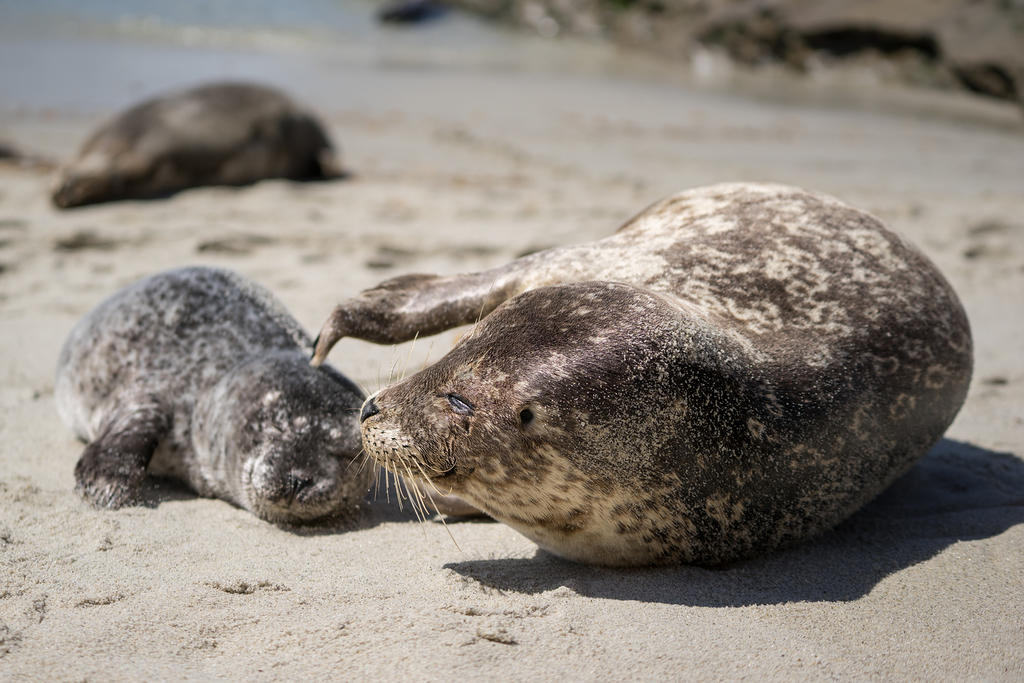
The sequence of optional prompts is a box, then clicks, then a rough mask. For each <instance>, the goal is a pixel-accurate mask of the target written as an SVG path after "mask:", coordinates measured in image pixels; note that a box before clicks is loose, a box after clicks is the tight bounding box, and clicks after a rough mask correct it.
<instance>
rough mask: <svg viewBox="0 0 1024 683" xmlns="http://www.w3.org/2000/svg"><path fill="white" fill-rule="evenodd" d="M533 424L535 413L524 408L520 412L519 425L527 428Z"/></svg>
mask: <svg viewBox="0 0 1024 683" xmlns="http://www.w3.org/2000/svg"><path fill="white" fill-rule="evenodd" d="M531 422H533V411H532V410H530V409H529V408H523V409H522V410H520V411H519V424H520V425H522V426H523V427H525V426H526V425H528V424H530V423H531Z"/></svg>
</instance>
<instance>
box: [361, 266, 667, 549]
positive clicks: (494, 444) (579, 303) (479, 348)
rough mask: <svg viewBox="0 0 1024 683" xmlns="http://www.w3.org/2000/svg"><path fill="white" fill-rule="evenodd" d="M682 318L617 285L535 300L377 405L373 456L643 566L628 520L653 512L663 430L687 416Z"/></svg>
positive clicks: (481, 328)
mask: <svg viewBox="0 0 1024 683" xmlns="http://www.w3.org/2000/svg"><path fill="white" fill-rule="evenodd" d="M669 308H671V304H670V303H669V302H668V301H666V300H665V299H663V298H661V297H660V296H658V295H656V294H652V293H650V292H645V291H643V290H640V289H637V288H635V287H632V286H629V285H623V284H617V283H608V282H585V283H574V284H567V285H558V286H553V287H543V288H539V289H535V290H531V291H529V292H526V293H524V294H521V295H519V296H517V297H515V298H513V299H511V300H509V301H507V302H505V303H504V304H503V305H502V306H500V307H499V308H498V309H496V310H495V311H494V312H493V313H491V314H490V315H489V316H487V317H486V318H485V319H484V320H483V321H481V322H480V323H479V324H478V325H477V327H476V328H475V329H474V330H473V331H472V332H471V333H470V334H469V335H467V336H466V337H465V338H463V339H462V340H461V341H460V342H459V344H458V345H456V347H455V348H454V349H452V351H451V352H449V353H448V355H446V356H445V357H444V358H442V359H441V360H439V361H438V362H437V363H435V364H434V365H432V366H430V367H428V368H426V369H424V370H422V371H421V372H419V373H417V374H415V375H413V376H411V377H409V378H407V379H405V380H404V381H402V382H399V383H397V384H395V385H392V386H390V387H387V388H385V389H383V390H381V391H380V392H379V393H377V394H376V395H375V396H373V397H372V398H370V399H369V400H368V401H367V402H366V403H365V404H364V405H363V408H362V412H361V416H360V417H361V420H362V434H363V445H364V448H365V450H366V452H367V453H368V454H369V455H371V456H372V457H373V458H375V459H376V460H377V461H378V462H379V463H380V464H381V465H383V466H384V467H386V468H388V469H389V470H391V471H392V472H395V473H396V474H399V475H400V476H403V477H406V478H414V479H419V480H420V481H423V480H426V481H427V482H428V485H430V486H432V487H434V488H436V489H437V490H438V491H440V492H441V493H443V494H448V493H452V494H454V495H456V496H459V497H461V498H463V499H465V500H466V501H468V502H469V503H471V504H472V505H474V506H476V507H478V508H479V509H481V510H483V511H484V512H486V513H488V514H489V515H491V516H492V517H494V518H496V519H498V520H500V521H503V522H505V523H507V524H509V525H510V526H512V527H514V528H516V529H518V530H519V531H520V532H522V533H524V534H525V535H526V536H528V537H529V538H531V539H533V540H534V541H536V542H538V543H539V544H540V545H542V546H544V547H547V548H548V549H551V550H553V551H554V552H556V553H558V554H561V555H563V556H566V557H570V558H578V559H586V560H587V561H596V562H601V563H606V564H618V563H626V562H628V563H634V562H635V559H636V557H637V556H638V552H639V551H638V547H639V546H637V545H636V544H635V543H634V540H635V539H633V538H632V537H631V536H630V535H628V534H622V533H618V532H616V527H617V525H618V524H619V522H620V519H619V518H620V517H622V518H625V517H628V511H627V510H626V509H625V508H621V507H619V506H622V505H626V506H628V505H631V504H632V503H634V502H636V501H637V500H638V498H641V497H640V496H638V495H637V491H636V490H632V489H635V488H637V487H644V486H648V484H646V483H644V484H642V483H641V482H640V481H639V479H640V478H642V477H644V476H645V475H646V476H647V477H648V480H649V481H653V480H655V479H657V478H658V476H659V474H658V472H657V471H656V470H657V467H658V463H656V462H655V460H656V453H657V451H658V449H659V447H661V446H662V445H663V444H665V442H666V441H667V440H669V439H673V438H675V434H674V430H673V428H672V425H673V423H674V421H673V420H664V419H660V420H659V419H658V417H659V416H661V417H662V418H663V417H664V416H665V414H666V413H668V412H672V411H677V412H680V413H684V412H685V410H686V405H685V401H683V400H682V399H680V398H679V397H678V396H677V395H676V396H673V393H675V394H678V391H676V392H673V391H672V387H671V386H670V384H671V379H670V376H671V368H670V367H669V365H668V364H669V359H668V358H669V357H668V355H667V354H677V353H678V352H677V351H676V350H675V349H676V348H677V347H676V345H675V344H674V342H673V341H672V340H674V339H675V338H677V336H678V334H679V331H680V330H679V328H680V325H681V323H679V322H678V320H679V316H678V313H676V314H674V315H666V311H667V310H668V309H669ZM638 430H642V431H643V432H644V434H645V438H644V439H643V440H642V442H639V440H638V439H637V437H636V435H637V432H638ZM624 459H628V465H627V462H626V461H625V460H624ZM634 472H635V473H637V474H636V476H634V474H633V473H634ZM634 479H636V480H637V481H636V482H635V486H634ZM617 507H619V509H618V511H617V512H616V508H617Z"/></svg>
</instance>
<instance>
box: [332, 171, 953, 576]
mask: <svg viewBox="0 0 1024 683" xmlns="http://www.w3.org/2000/svg"><path fill="white" fill-rule="evenodd" d="M489 311H493V312H490V313H489V315H487V317H485V318H483V319H482V320H481V321H480V323H479V324H478V325H476V327H475V328H473V329H472V331H471V332H469V333H468V334H467V335H466V336H465V337H463V339H462V340H461V341H460V342H459V343H458V344H457V345H456V346H455V347H454V348H453V349H452V350H451V351H450V352H449V353H448V354H447V355H446V356H444V357H443V358H442V359H441V360H439V361H438V362H436V363H434V364H433V365H431V366H428V367H427V368H425V369H423V370H422V371H420V372H419V373H417V374H414V375H412V376H410V377H408V378H406V379H404V380H402V381H400V382H398V383H396V384H394V385H392V386H389V387H386V388H384V389H383V390H381V391H380V392H379V393H377V394H376V395H375V396H372V397H371V398H370V399H368V400H367V402H366V403H364V405H363V408H362V412H361V419H362V437H363V445H364V448H365V449H366V451H367V453H369V454H370V455H371V456H373V457H374V458H375V459H376V460H377V461H378V462H380V463H382V464H383V465H385V466H386V467H388V468H389V469H391V470H392V471H394V472H396V473H399V474H401V475H404V476H406V477H409V476H415V477H419V478H420V479H422V480H426V482H427V483H428V484H429V485H430V486H432V487H436V488H437V489H440V490H441V491H442V492H443V493H449V492H450V493H452V494H455V495H457V496H459V497H461V498H462V499H464V500H465V501H467V502H469V503H470V504H472V505H474V506H476V507H478V508H479V509H481V510H483V511H484V512H486V513H487V514H489V515H491V516H492V517H494V518H496V519H498V520H500V521H502V522H505V523H507V524H508V525H510V526H512V527H513V528H515V529H517V530H519V531H520V532H522V533H523V534H524V535H526V536H527V537H529V538H531V539H532V540H534V541H535V542H536V543H537V544H539V545H540V546H541V547H543V548H546V549H547V550H549V551H551V552H553V553H555V554H557V555H560V556H562V557H565V558H569V559H572V560H577V561H581V562H590V563H597V564H606V565H648V564H665V563H699V564H718V563H722V562H728V561H731V560H735V559H739V558H743V557H747V556H750V555H753V554H756V553H761V552H765V551H768V550H771V549H774V548H777V547H781V546H784V545H787V544H790V543H793V542H795V541H798V540H801V539H805V538H807V537H809V536H812V535H814V534H816V533H819V532H821V531H823V530H825V529H827V528H829V527H831V526H833V525H835V524H836V523H838V522H839V521H841V520H843V519H844V518H846V517H847V516H849V515H850V514H851V513H853V512H854V511H855V510H857V509H858V508H859V507H861V506H862V505H863V504H864V503H866V502H867V501H868V500H870V499H871V498H873V497H874V496H875V495H877V494H878V493H879V492H880V491H882V490H883V489H884V488H885V487H886V486H888V484H889V483H890V482H892V481H893V480H894V479H895V478H896V477H898V476H899V475H900V474H902V473H903V472H905V471H906V470H907V469H908V468H909V467H910V466H911V464H912V463H914V461H915V460H917V459H918V458H920V457H921V456H922V455H924V453H925V452H926V451H927V450H928V449H929V448H930V447H931V446H932V445H933V444H934V443H935V442H936V441H937V440H938V439H939V438H940V437H941V435H942V433H943V432H944V431H945V429H946V427H947V426H948V425H949V424H950V422H951V421H952V419H953V417H954V415H956V413H957V411H958V410H959V408H960V406H961V404H962V402H963V400H964V396H965V394H966V392H967V386H968V383H969V380H970V375H971V366H972V342H971V335H970V329H969V326H968V322H967V318H966V316H965V314H964V311H963V308H962V307H961V305H960V302H959V301H958V299H957V297H956V294H955V293H954V292H953V290H952V289H951V288H950V286H949V284H948V283H947V282H946V281H945V279H944V278H943V277H942V275H941V274H940V273H939V272H938V270H937V269H936V268H935V266H934V265H932V263H931V262H930V261H928V259H927V258H925V257H924V256H923V255H922V254H921V253H920V252H918V251H917V250H916V249H914V248H913V247H911V246H910V245H908V244H907V243H906V242H904V241H903V240H902V239H900V238H899V237H897V236H896V235H895V234H893V233H891V232H889V231H888V230H887V229H886V228H885V227H884V226H883V225H882V224H881V223H880V222H879V221H878V220H877V219H876V218H874V217H872V216H870V215H868V214H866V213H863V212H861V211H858V210H856V209H853V208H851V207H849V206H847V205H845V204H843V203H841V202H839V201H837V200H835V199H832V198H830V197H826V196H822V195H818V194H812V193H809V192H805V191H803V190H799V189H796V188H792V187H786V186H780V185H759V184H726V185H715V186H711V187H706V188H700V189H695V190H692V191H689V192H684V193H682V194H679V195H676V196H674V197H670V198H668V199H665V200H663V201H660V202H658V203H656V204H654V205H653V206H651V207H650V208H648V209H647V210H645V211H643V212H642V213H640V214H639V215H638V216H636V217H635V218H633V219H632V220H630V221H629V222H628V223H626V224H625V225H624V226H622V227H621V228H620V229H619V230H618V232H616V233H615V234H614V235H612V236H610V237H608V238H605V239H603V240H600V241H597V242H594V243H592V244H584V245H579V246H571V247H564V248H556V249H551V250H548V251H544V252H539V253H536V254H533V255H530V256H526V257H524V258H521V259H519V260H516V261H513V262H512V263H510V264H508V265H506V266H502V267H499V268H495V269H493V270H488V271H484V272H481V273H474V274H468V275H456V276H453V277H438V276H427V275H410V276H405V277H400V278H397V279H394V280H390V281H387V282H384V283H382V284H381V285H379V286H378V287H376V288H374V289H370V290H367V291H365V292H363V293H362V294H359V295H357V296H356V297H354V298H353V299H351V300H349V301H346V302H344V303H342V304H341V305H340V306H338V307H337V309H335V311H334V312H333V313H332V315H331V317H330V319H329V320H328V321H327V323H326V324H325V326H324V328H323V330H322V332H321V335H320V338H319V342H318V343H317V347H316V353H315V356H314V362H318V361H320V360H322V359H323V358H324V356H325V355H326V352H327V350H328V349H329V348H330V347H331V345H332V344H333V343H334V341H335V340H336V339H337V338H339V337H340V336H353V337H360V338H363V339H368V340H371V341H376V342H396V341H401V340H403V339H407V338H411V337H412V336H413V335H414V334H416V333H417V332H419V333H420V334H421V335H422V334H430V333H433V332H437V331H439V330H442V329H445V328H448V327H451V326H454V325H459V324H464V323H472V322H473V321H474V320H476V319H477V316H479V315H480V314H481V312H482V313H484V314H487V313H488V312H489Z"/></svg>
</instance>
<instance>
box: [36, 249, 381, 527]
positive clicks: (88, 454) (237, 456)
mask: <svg viewBox="0 0 1024 683" xmlns="http://www.w3.org/2000/svg"><path fill="white" fill-rule="evenodd" d="M309 347H310V340H309V338H308V337H307V335H306V333H305V332H304V331H303V330H302V328H301V327H300V326H299V324H298V323H297V322H295V320H294V319H293V318H292V317H291V316H290V315H289V314H288V312H287V311H286V310H285V309H284V308H283V307H282V306H281V304H279V303H278V302H277V301H276V300H275V299H274V298H273V297H272V296H271V295H270V294H269V293H268V292H266V291H265V290H263V289H262V288H260V287H258V286H256V285H255V284H253V283H251V282H248V281H246V280H244V279H243V278H241V277H240V276H238V275H236V274H234V273H231V272H229V271H224V270H217V269H211V268H184V269H180V270H172V271H168V272H165V273H161V274H158V275H154V276H152V277H148V278H146V279H144V280H141V281H140V282H137V283H135V284H134V285H131V286H129V287H127V288H125V289H123V290H121V291H120V292H118V293H116V294H115V295H113V296H112V297H111V298H109V299H107V300H106V301H105V302H104V303H102V304H100V305H99V306H98V307H97V308H96V309H95V310H93V311H92V312H91V313H89V315H87V316H86V317H85V318H83V319H82V320H81V321H80V322H79V323H78V324H77V325H76V326H75V328H74V329H73V330H72V331H71V334H70V335H69V337H68V340H67V342H66V343H65V345H64V349H63V350H62V351H61V355H60V360H59V363H58V367H57V381H56V401H57V408H58V411H59V412H60V415H61V417H62V418H63V420H64V421H65V422H66V423H67V424H68V425H69V426H71V427H72V429H74V431H75V433H76V434H77V435H78V436H79V437H81V438H82V439H84V440H85V441H87V442H88V446H87V447H86V449H85V451H84V452H83V453H82V456H81V458H80V459H79V461H78V464H77V465H76V466H75V481H76V484H77V490H78V491H79V493H81V495H82V496H84V497H85V498H86V499H87V500H89V501H91V502H92V503H94V504H96V505H98V506H101V507H110V508H116V507H120V506H122V505H127V504H131V503H134V502H137V501H138V498H139V495H140V493H141V487H142V482H143V479H144V478H145V475H146V472H147V471H148V472H150V473H152V474H156V475H164V476H171V477H174V478H177V479H180V480H181V481H184V482H185V483H186V484H188V485H189V486H190V487H191V488H192V489H193V490H195V491H196V492H197V493H199V494H200V495H203V496H210V497H217V498H222V499H224V500H227V501H230V502H232V503H234V504H235V505H238V506H240V507H242V508H245V509H247V510H250V511H251V512H253V513H254V514H256V515H258V516H259V517H262V518H264V519H266V520H269V521H273V522H290V523H291V522H305V521H311V520H314V519H318V518H322V517H327V516H336V515H344V514H346V513H349V512H351V510H353V509H354V508H355V506H356V505H357V504H358V503H359V502H360V501H361V500H362V498H363V496H364V495H365V493H366V491H367V490H368V488H369V485H370V481H371V478H372V473H370V472H369V471H368V468H365V467H360V463H358V462H353V461H354V460H355V459H356V457H357V456H358V454H359V452H360V443H359V424H358V421H357V419H358V410H359V406H360V404H361V403H362V402H363V394H362V392H360V391H359V389H358V388H357V387H355V386H354V385H353V384H352V383H351V382H350V381H349V380H347V379H346V378H345V377H344V376H342V375H341V373H339V372H337V371H336V370H334V369H333V368H330V367H323V368H313V367H310V365H309V361H308V349H309Z"/></svg>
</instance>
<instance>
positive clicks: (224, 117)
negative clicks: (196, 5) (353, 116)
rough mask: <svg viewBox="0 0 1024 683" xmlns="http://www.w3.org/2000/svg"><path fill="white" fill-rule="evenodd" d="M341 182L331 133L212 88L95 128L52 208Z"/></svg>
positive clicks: (244, 87)
mask: <svg viewBox="0 0 1024 683" xmlns="http://www.w3.org/2000/svg"><path fill="white" fill-rule="evenodd" d="M339 173H340V169H339V167H338V164H337V161H336V159H335V154H334V149H333V147H332V145H331V141H330V139H329V138H328V136H327V133H325V132H324V130H323V128H322V127H321V126H320V124H319V123H318V122H317V120H316V119H315V118H314V117H313V115H312V114H310V113H308V112H306V111H304V110H303V109H301V108H300V107H299V106H298V105H296V104H295V103H294V102H293V101H292V100H291V99H290V98H288V97H287V96H286V95H285V94H284V93H282V92H280V91H278V90H275V89H273V88H268V87H265V86H260V85H253V84H248V83H212V84H208V85H201V86H198V87H195V88H190V89H187V90H181V91H175V92H172V93H169V94H166V95H161V96H159V97H154V98H152V99H148V100H145V101H143V102H141V103H139V104H137V105H135V106H133V107H131V108H130V109H128V110H127V111H125V112H123V113H121V114H119V115H118V116H116V117H115V118H114V119H113V120H111V121H110V122H108V123H106V124H105V125H103V126H102V127H100V129H99V130H97V131H96V132H95V133H93V134H92V136H90V137H89V139H88V140H87V141H86V143H85V145H84V146H83V147H82V149H81V151H80V152H79V154H78V157H77V158H76V159H75V160H74V161H72V162H71V163H70V164H68V165H67V166H66V167H65V168H64V169H63V171H62V173H61V177H60V179H59V180H58V183H57V187H56V189H55V190H54V193H53V203H54V204H56V205H57V206H58V207H60V208H69V207H73V206H80V205H83V204H92V203H96V202H105V201H111V200H115V199H132V198H136V199H145V198H152V197H159V196H163V195H167V194H170V193H173V192H177V191H178V190H183V189H185V188H188V187H198V186H201V185H246V184H249V183H254V182H256V181H257V180H263V179H265V178H288V179H292V180H310V179H318V178H330V177H334V176H337V175H339Z"/></svg>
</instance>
